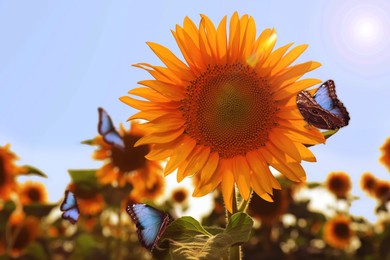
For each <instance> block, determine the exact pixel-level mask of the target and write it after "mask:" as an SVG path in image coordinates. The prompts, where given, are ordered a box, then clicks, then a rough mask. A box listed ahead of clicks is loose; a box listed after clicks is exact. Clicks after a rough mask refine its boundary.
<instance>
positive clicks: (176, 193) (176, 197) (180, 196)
mask: <svg viewBox="0 0 390 260" xmlns="http://www.w3.org/2000/svg"><path fill="white" fill-rule="evenodd" d="M171 196H172V201H174V202H176V203H184V202H185V201H186V200H187V198H188V191H187V189H185V188H184V187H178V188H176V189H174V190H173V191H172V195H171Z"/></svg>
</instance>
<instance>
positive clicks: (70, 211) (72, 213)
mask: <svg viewBox="0 0 390 260" xmlns="http://www.w3.org/2000/svg"><path fill="white" fill-rule="evenodd" d="M60 210H61V211H64V213H62V218H63V219H67V220H69V221H70V223H72V224H74V223H76V222H77V220H78V218H79V215H80V211H79V208H78V206H77V201H76V197H75V196H74V194H73V192H71V191H69V190H67V191H65V199H64V201H63V202H62V204H61V206H60Z"/></svg>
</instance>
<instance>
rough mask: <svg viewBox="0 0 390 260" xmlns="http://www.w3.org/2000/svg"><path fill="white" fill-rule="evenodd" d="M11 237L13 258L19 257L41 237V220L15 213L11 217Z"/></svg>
mask: <svg viewBox="0 0 390 260" xmlns="http://www.w3.org/2000/svg"><path fill="white" fill-rule="evenodd" d="M9 235H10V236H11V237H13V243H12V245H11V256H12V257H19V256H21V255H22V254H23V252H24V250H25V249H26V248H27V247H28V245H30V243H31V242H33V241H34V240H35V239H36V238H37V236H38V235H39V220H38V219H37V218H35V217H32V216H28V217H26V216H25V215H24V214H23V213H15V214H13V215H11V217H10V233H9Z"/></svg>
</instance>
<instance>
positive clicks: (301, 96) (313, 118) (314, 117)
mask: <svg viewBox="0 0 390 260" xmlns="http://www.w3.org/2000/svg"><path fill="white" fill-rule="evenodd" d="M296 103H297V106H298V108H299V111H300V112H301V114H302V116H303V118H304V119H305V121H306V122H308V123H309V124H310V125H313V126H315V127H317V128H321V129H330V130H334V129H338V128H341V127H344V126H346V125H348V123H349V120H350V117H349V113H348V111H347V109H346V108H345V107H344V105H343V103H342V102H341V101H340V100H339V99H338V98H337V95H336V89H335V84H334V81H333V80H328V81H326V82H325V83H323V84H322V85H321V86H320V87H319V88H318V89H317V91H316V92H315V94H314V95H313V96H312V95H311V94H310V93H309V92H308V91H301V92H299V93H298V95H297V99H296Z"/></svg>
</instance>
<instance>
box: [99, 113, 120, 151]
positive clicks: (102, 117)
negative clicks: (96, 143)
mask: <svg viewBox="0 0 390 260" xmlns="http://www.w3.org/2000/svg"><path fill="white" fill-rule="evenodd" d="M98 112H99V123H98V132H99V134H100V135H101V136H102V137H103V140H104V141H105V142H106V143H107V144H110V145H114V146H116V147H118V148H120V149H125V143H124V141H123V139H122V137H121V136H120V135H119V133H118V131H116V129H115V127H114V124H113V123H112V120H111V117H110V116H109V115H108V114H107V112H106V111H105V110H104V109H103V108H101V107H99V108H98Z"/></svg>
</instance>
